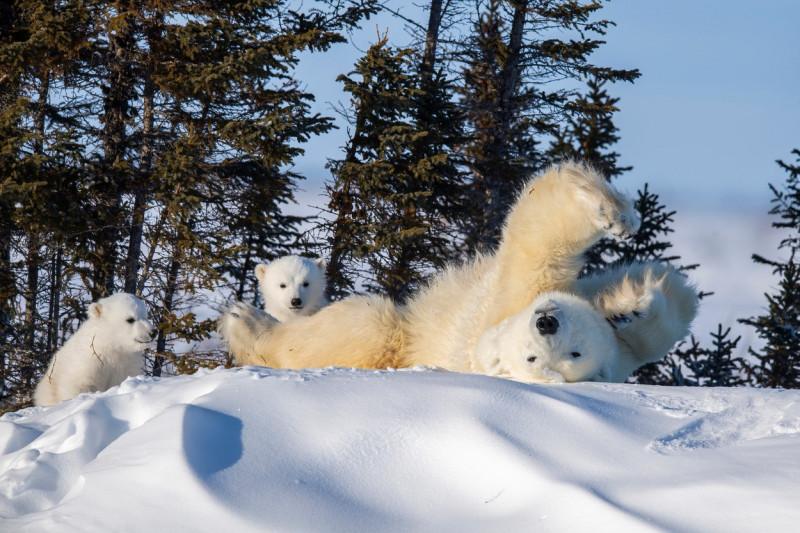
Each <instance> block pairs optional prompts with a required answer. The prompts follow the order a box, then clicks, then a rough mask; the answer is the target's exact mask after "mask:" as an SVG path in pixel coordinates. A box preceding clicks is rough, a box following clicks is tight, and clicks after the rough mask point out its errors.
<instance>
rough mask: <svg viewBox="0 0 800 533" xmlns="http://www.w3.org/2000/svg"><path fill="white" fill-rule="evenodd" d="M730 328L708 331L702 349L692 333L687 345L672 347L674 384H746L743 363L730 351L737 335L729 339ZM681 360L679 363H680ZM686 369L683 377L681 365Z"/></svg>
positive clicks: (704, 385)
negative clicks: (707, 345)
mask: <svg viewBox="0 0 800 533" xmlns="http://www.w3.org/2000/svg"><path fill="white" fill-rule="evenodd" d="M730 333H731V328H727V329H725V331H723V330H722V325H721V324H720V325H719V326H717V331H716V332H712V333H711V348H704V347H703V346H701V345H700V343H699V342H698V340H697V339H696V338H695V337H694V335H692V337H691V340H690V342H689V346H688V347H687V348H683V347H682V344H683V343H682V344H681V345H679V346H678V347H676V348H675V350H674V351H673V353H672V354H671V355H670V357H671V358H669V360H670V362H672V363H673V365H672V368H673V371H672V372H671V377H672V378H673V380H674V383H660V384H674V385H687V386H695V387H696V386H700V387H736V386H740V385H745V384H747V375H746V363H745V360H744V359H743V358H742V357H738V356H734V355H733V352H734V350H735V349H736V347H737V346H738V345H739V341H740V340H741V337H736V338H735V339H731V336H730ZM680 363H682V365H681V364H680ZM682 367H684V368H685V369H686V370H688V375H687V376H684V375H683V371H682V370H681V368H682Z"/></svg>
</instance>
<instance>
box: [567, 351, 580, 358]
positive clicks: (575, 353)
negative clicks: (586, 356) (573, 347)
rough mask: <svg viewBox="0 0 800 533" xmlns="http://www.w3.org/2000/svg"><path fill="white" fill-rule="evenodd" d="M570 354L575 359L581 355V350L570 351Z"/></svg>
mask: <svg viewBox="0 0 800 533" xmlns="http://www.w3.org/2000/svg"><path fill="white" fill-rule="evenodd" d="M570 355H571V356H572V357H574V358H575V359H577V358H578V357H580V356H581V352H572V353H571V354H570Z"/></svg>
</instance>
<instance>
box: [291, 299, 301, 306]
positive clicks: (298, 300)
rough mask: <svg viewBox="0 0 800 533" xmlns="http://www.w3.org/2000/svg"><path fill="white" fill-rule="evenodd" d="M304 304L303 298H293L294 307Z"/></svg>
mask: <svg viewBox="0 0 800 533" xmlns="http://www.w3.org/2000/svg"><path fill="white" fill-rule="evenodd" d="M301 305H303V300H301V299H300V298H292V307H300V306H301Z"/></svg>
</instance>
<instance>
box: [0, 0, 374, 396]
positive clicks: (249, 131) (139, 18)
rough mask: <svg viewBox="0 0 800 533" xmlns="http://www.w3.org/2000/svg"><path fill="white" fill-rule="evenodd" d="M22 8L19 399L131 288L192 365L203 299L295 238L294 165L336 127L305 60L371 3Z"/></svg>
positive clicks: (163, 343) (14, 114)
mask: <svg viewBox="0 0 800 533" xmlns="http://www.w3.org/2000/svg"><path fill="white" fill-rule="evenodd" d="M13 7H14V8H16V11H14V10H12V15H13V17H11V19H10V21H11V24H10V25H8V26H2V28H0V29H2V34H0V63H2V64H3V68H4V70H3V71H2V73H0V89H2V90H1V91H0V93H2V94H1V95H0V97H1V98H0V103H1V104H2V107H0V130H2V133H3V136H2V137H1V138H0V143H1V144H2V146H0V170H2V175H3V179H2V181H0V186H2V190H0V194H2V196H0V210H2V213H1V214H2V217H3V218H2V220H1V221H0V244H2V246H3V250H2V251H3V253H2V256H0V260H2V261H4V262H7V263H8V264H9V265H10V268H9V269H8V270H5V269H4V270H3V272H2V273H1V274H2V275H1V276H0V277H2V279H0V289H2V291H3V294H2V298H3V301H4V302H7V305H5V306H4V307H3V317H2V318H3V324H4V326H5V327H4V329H3V341H4V345H3V347H2V349H3V355H4V358H3V360H2V362H3V363H4V366H3V376H2V378H3V381H4V384H5V385H7V386H8V385H9V384H12V385H13V386H12V387H11V388H13V389H14V391H13V392H12V391H11V390H10V388H8V387H7V390H6V391H5V394H7V395H12V394H13V395H15V398H14V399H13V400H12V401H13V402H23V401H24V399H25V394H26V393H27V392H29V391H30V388H31V386H32V385H33V383H34V382H35V378H36V377H37V375H38V373H40V372H41V371H42V370H43V367H44V365H45V364H46V362H47V359H48V358H49V355H50V353H52V350H53V349H54V348H56V347H57V346H58V345H60V344H61V343H62V342H63V340H64V338H65V337H66V336H68V335H69V334H70V333H71V332H72V331H74V329H75V328H76V327H77V326H78V324H79V322H80V320H82V319H83V318H85V309H86V307H87V305H88V304H89V303H90V302H91V301H92V300H93V299H95V298H97V297H99V296H102V295H104V294H106V293H108V292H112V291H119V290H125V291H128V292H133V293H135V294H137V295H140V296H141V297H143V298H144V299H145V300H146V301H147V302H148V304H149V308H150V311H151V314H152V315H154V318H155V319H156V322H157V323H158V328H159V332H160V337H159V342H158V348H159V350H163V352H162V353H159V354H158V357H163V356H166V357H167V358H169V359H171V360H175V361H176V362H177V364H178V367H179V369H180V370H182V371H183V370H190V369H191V368H193V366H195V363H193V362H192V360H191V359H192V357H194V355H197V354H194V353H191V354H190V357H189V358H188V359H187V358H183V359H182V358H181V357H177V356H175V354H173V353H170V352H171V345H172V344H173V343H174V342H176V341H181V342H183V343H188V344H189V345H190V346H194V345H195V344H197V343H199V342H201V341H202V340H204V339H206V338H208V337H209V336H210V334H211V331H212V330H213V328H214V323H213V321H212V320H210V319H205V320H201V319H200V318H198V317H197V316H196V315H195V314H194V306H196V304H197V303H198V302H199V301H200V300H199V299H200V298H202V294H204V293H206V294H208V293H213V294H222V295H225V294H230V293H226V290H227V287H225V286H224V284H223V280H224V279H227V280H229V281H231V285H235V284H237V282H238V281H239V279H244V278H246V277H247V272H246V268H248V267H247V265H246V264H244V265H242V262H241V261H240V258H241V257H242V256H243V255H244V254H245V247H248V246H249V248H248V251H249V253H252V254H253V260H254V261H255V260H259V259H261V258H265V259H266V258H268V257H265V256H269V254H278V253H283V252H285V251H288V250H289V249H291V246H292V245H293V243H294V241H295V240H296V236H297V233H298V232H297V231H296V229H295V228H296V227H297V224H298V219H294V218H289V217H285V216H284V215H283V212H282V206H283V205H285V204H286V203H287V202H291V201H292V200H293V197H292V194H293V191H294V188H295V187H296V183H297V181H298V180H299V179H301V176H299V175H298V174H297V173H293V172H291V170H290V169H291V166H292V163H293V161H294V159H295V158H296V157H297V156H298V155H300V154H301V153H302V148H301V146H302V143H303V142H305V141H306V140H307V139H308V138H309V137H310V136H312V135H316V134H319V133H322V132H324V131H327V130H328V129H329V128H330V127H331V120H330V119H329V118H326V117H322V116H319V115H317V114H314V113H312V112H311V111H310V102H311V100H312V99H313V96H312V95H310V94H308V93H306V92H305V91H303V90H302V84H301V82H299V81H298V80H295V79H294V77H293V68H294V66H295V65H296V64H297V61H298V57H299V54H300V52H303V51H307V50H312V51H314V52H315V53H323V52H325V51H327V50H328V49H329V48H330V47H331V45H332V44H334V43H338V42H344V40H345V39H344V37H343V35H342V33H343V32H345V31H346V30H347V29H348V28H351V27H353V25H355V24H357V23H358V21H359V20H361V18H363V17H364V16H366V15H368V14H371V13H374V12H375V11H376V9H377V8H376V4H375V2H374V0H353V1H348V2H318V3H315V4H314V5H313V6H312V7H311V8H308V9H298V10H291V9H288V8H289V7H290V6H289V3H288V2H277V1H270V0H257V1H255V2H253V1H247V2H244V1H236V2H226V3H223V4H220V3H218V2H211V1H199V2H191V3H188V4H187V3H180V2H177V3H176V2H162V3H157V4H153V3H140V2H131V1H129V0H119V1H115V2H100V1H95V0H92V1H89V2H85V1H79V0H68V1H65V2H59V3H57V4H53V3H52V2H50V3H48V2H44V1H42V0H19V1H17V2H15V3H14V4H13ZM3 9H6V8H5V4H4V6H3ZM3 13H5V11H3ZM7 22H8V20H6V19H4V20H3V23H7ZM54 95H58V98H55V97H54ZM250 251H251V252H250ZM228 276H233V277H228ZM234 278H235V279H234ZM240 294H241V292H240ZM198 357H199V358H204V357H205V355H202V354H200V355H198ZM221 360H222V359H221V357H220V358H219V359H218V362H219V361H221ZM201 362H202V361H201ZM152 363H153V366H152V371H153V372H158V370H157V369H158V368H159V365H160V364H161V363H163V359H158V358H156V359H155V360H154V361H152ZM174 370H175V369H174V368H173V369H171V371H174ZM18 393H19V394H18ZM17 405H20V404H19V403H18V404H17Z"/></svg>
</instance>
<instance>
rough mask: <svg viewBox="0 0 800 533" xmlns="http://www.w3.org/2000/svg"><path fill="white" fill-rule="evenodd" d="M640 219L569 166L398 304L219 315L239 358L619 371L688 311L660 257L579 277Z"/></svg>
mask: <svg viewBox="0 0 800 533" xmlns="http://www.w3.org/2000/svg"><path fill="white" fill-rule="evenodd" d="M638 227H639V219H638V216H637V214H636V212H635V210H634V209H633V205H632V203H631V201H630V199H629V198H627V197H625V196H623V195H622V194H620V193H619V192H618V191H617V190H616V189H615V188H614V187H613V186H611V185H610V184H608V183H607V182H606V181H605V180H604V179H603V177H602V176H601V175H599V174H598V173H597V172H595V171H594V170H592V169H590V168H587V167H584V166H582V165H579V164H575V163H566V164H563V165H562V166H560V167H552V168H550V169H549V170H547V171H546V172H545V173H544V174H542V175H540V176H537V177H534V178H533V179H531V180H530V181H529V182H528V183H527V184H526V185H525V187H524V188H523V190H522V191H521V193H520V194H519V196H518V197H517V198H516V201H515V202H514V205H513V206H512V208H511V211H510V213H509V215H508V217H507V220H506V223H505V226H504V228H503V233H502V237H501V241H500V244H499V246H498V248H497V250H496V251H495V253H493V254H490V255H482V256H478V257H477V258H476V259H475V260H474V261H472V262H470V263H466V264H463V265H460V266H454V267H450V268H448V269H447V270H445V271H444V272H442V273H441V274H440V275H438V276H437V277H435V278H434V279H433V280H432V281H431V282H430V283H429V284H428V285H427V286H426V287H424V288H422V289H420V290H419V291H418V293H417V294H416V295H414V296H413V297H412V298H411V299H410V300H409V301H408V303H407V304H406V305H404V306H396V305H395V304H394V303H392V302H391V301H390V300H389V299H387V298H385V297H382V296H376V295H369V296H352V297H350V298H346V299H344V300H341V301H339V302H336V303H333V304H331V305H330V306H328V307H326V308H324V309H322V310H321V311H319V312H318V313H316V314H314V315H312V316H308V317H303V318H300V319H298V320H296V321H293V322H291V323H278V322H276V321H274V320H272V319H271V318H270V317H269V316H267V315H266V314H265V313H263V312H262V311H260V310H258V309H256V308H254V307H252V306H250V305H248V304H244V303H241V302H239V303H236V304H234V305H233V306H232V307H231V308H230V309H229V310H228V311H227V312H226V313H225V314H224V315H223V316H222V317H221V320H220V334H221V336H222V337H223V338H224V339H225V340H226V341H227V342H228V345H229V348H230V350H231V352H232V354H233V355H234V356H235V358H236V362H237V364H238V365H264V366H270V367H274V368H308V367H325V366H331V365H334V366H344V367H358V368H389V367H393V368H404V367H413V366H417V365H425V366H433V367H440V368H444V369H448V370H452V371H456V372H475V373H482V374H489V375H497V376H503V377H508V378H512V379H517V380H521V381H582V380H595V381H624V380H625V378H626V377H627V376H628V375H629V374H630V372H632V371H633V370H635V369H636V368H637V367H639V366H641V365H643V364H645V363H648V362H652V361H656V360H658V359H660V358H662V357H663V356H664V355H665V354H666V353H667V352H668V351H669V349H670V348H671V347H672V346H673V345H674V343H675V342H677V341H678V340H680V339H681V338H683V337H684V336H685V335H686V334H687V333H688V329H689V325H690V323H691V321H692V319H693V318H694V315H695V313H696V310H697V296H696V293H695V290H694V289H693V288H692V287H691V286H690V285H689V284H688V283H687V281H686V279H685V277H684V276H683V275H681V274H679V273H678V272H676V271H675V270H674V269H672V268H670V267H668V266H666V265H663V264H660V263H635V264H629V265H623V266H618V267H614V268H609V269H607V270H606V271H605V272H603V273H601V274H599V275H596V276H593V277H589V278H584V279H580V280H579V279H578V274H579V272H580V270H581V268H582V266H583V253H584V252H585V251H586V250H587V249H588V248H589V247H590V246H592V245H593V244H594V243H595V242H597V241H598V240H599V239H600V238H601V237H602V236H603V235H605V234H610V235H613V236H614V237H615V238H617V239H623V238H626V237H628V236H630V235H632V234H633V233H634V232H635V231H636V230H637V229H638Z"/></svg>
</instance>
